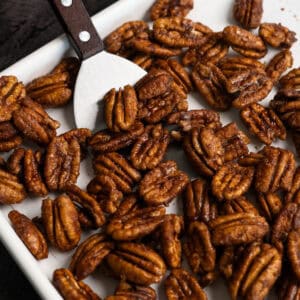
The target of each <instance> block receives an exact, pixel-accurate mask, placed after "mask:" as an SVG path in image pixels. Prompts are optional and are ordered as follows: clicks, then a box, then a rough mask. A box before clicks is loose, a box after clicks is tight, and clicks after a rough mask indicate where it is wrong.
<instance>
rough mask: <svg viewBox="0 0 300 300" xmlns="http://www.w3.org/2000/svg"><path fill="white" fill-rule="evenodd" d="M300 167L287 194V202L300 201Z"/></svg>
mask: <svg viewBox="0 0 300 300" xmlns="http://www.w3.org/2000/svg"><path fill="white" fill-rule="evenodd" d="M299 192H300V167H297V169H296V171H295V174H294V177H293V181H292V185H291V189H290V190H289V191H288V192H287V193H286V195H285V202H296V203H300V201H299V200H300V194H299Z"/></svg>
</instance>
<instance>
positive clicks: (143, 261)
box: [106, 243, 166, 285]
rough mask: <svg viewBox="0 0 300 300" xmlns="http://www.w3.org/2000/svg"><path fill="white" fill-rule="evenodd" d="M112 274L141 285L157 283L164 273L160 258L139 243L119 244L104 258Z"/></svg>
mask: <svg viewBox="0 0 300 300" xmlns="http://www.w3.org/2000/svg"><path fill="white" fill-rule="evenodd" d="M106 261H107V263H108V265H109V267H110V268H111V269H112V271H113V273H114V274H115V275H116V276H118V277H121V278H122V277H123V278H124V277H125V278H126V280H128V281H130V282H133V283H136V284H141V285H150V284H152V283H155V282H159V281H160V280H161V279H162V277H163V276H164V275H165V273H166V265H165V263H164V261H163V260H162V258H161V257H160V256H159V255H158V254H157V253H156V252H155V251H153V250H152V249H151V248H149V247H147V246H145V245H143V244H140V243H119V244H117V245H116V249H115V250H113V251H112V252H111V253H110V254H108V256H107V257H106Z"/></svg>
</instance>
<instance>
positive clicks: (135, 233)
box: [106, 206, 166, 241]
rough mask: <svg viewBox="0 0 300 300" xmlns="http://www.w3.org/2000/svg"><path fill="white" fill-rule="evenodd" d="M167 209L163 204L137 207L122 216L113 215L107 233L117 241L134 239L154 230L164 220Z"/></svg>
mask: <svg viewBox="0 0 300 300" xmlns="http://www.w3.org/2000/svg"><path fill="white" fill-rule="evenodd" d="M165 213H166V209H165V208H164V207H163V206H158V207H146V208H141V209H136V210H134V211H132V212H129V213H128V214H125V215H123V216H121V217H120V218H116V217H113V219H112V220H111V221H110V222H109V223H108V225H107V227H106V233H107V234H108V235H111V237H112V238H113V239H114V240H117V241H132V240H136V239H138V238H141V237H144V236H146V235H147V234H149V233H151V232H152V231H154V230H155V229H156V228H157V227H158V226H159V225H160V224H161V223H162V222H163V221H164V215H165Z"/></svg>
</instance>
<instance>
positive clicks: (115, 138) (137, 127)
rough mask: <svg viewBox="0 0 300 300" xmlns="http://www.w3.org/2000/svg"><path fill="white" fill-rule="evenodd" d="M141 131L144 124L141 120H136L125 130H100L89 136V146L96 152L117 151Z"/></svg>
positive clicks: (127, 144)
mask: <svg viewBox="0 0 300 300" xmlns="http://www.w3.org/2000/svg"><path fill="white" fill-rule="evenodd" d="M143 132H144V125H143V124H142V123H141V122H136V123H135V124H134V125H133V126H132V127H131V128H130V130H129V131H127V132H119V133H111V132H110V131H108V130H100V131H98V132H96V133H95V134H94V135H93V136H92V137H91V138H90V140H89V146H90V147H91V148H92V149H93V150H94V151H95V152H98V153H106V152H113V151H117V150H120V149H123V148H125V147H127V146H129V145H131V144H132V143H134V141H135V140H136V139H137V138H138V137H139V136H140V135H141V134H142V133H143Z"/></svg>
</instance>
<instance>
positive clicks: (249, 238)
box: [209, 213, 269, 246]
mask: <svg viewBox="0 0 300 300" xmlns="http://www.w3.org/2000/svg"><path fill="white" fill-rule="evenodd" d="M209 227H210V229H211V230H212V232H211V234H212V242H213V244H214V245H216V246H233V245H240V244H248V243H251V242H255V241H257V240H260V239H262V238H263V237H264V236H265V235H266V234H267V233H268V232H269V225H268V223H267V221H266V220H265V218H263V217H261V216H259V215H253V214H252V213H237V214H231V215H226V216H219V217H217V218H216V219H214V220H212V221H210V222H209Z"/></svg>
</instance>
